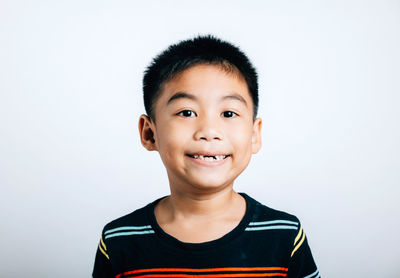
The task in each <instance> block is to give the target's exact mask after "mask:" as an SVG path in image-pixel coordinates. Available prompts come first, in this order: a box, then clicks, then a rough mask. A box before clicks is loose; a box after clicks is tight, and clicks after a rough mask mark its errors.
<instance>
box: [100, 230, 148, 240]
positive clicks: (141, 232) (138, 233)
mask: <svg viewBox="0 0 400 278" xmlns="http://www.w3.org/2000/svg"><path fill="white" fill-rule="evenodd" d="M144 234H154V231H153V230H147V231H135V232H121V233H114V234H111V235H106V236H105V239H107V238H110V237H115V236H130V235H144Z"/></svg>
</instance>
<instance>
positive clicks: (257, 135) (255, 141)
mask: <svg viewBox="0 0 400 278" xmlns="http://www.w3.org/2000/svg"><path fill="white" fill-rule="evenodd" d="M261 127H262V120H261V118H257V119H255V121H254V123H253V132H252V136H251V151H252V153H253V154H256V153H257V152H258V151H259V150H260V148H261Z"/></svg>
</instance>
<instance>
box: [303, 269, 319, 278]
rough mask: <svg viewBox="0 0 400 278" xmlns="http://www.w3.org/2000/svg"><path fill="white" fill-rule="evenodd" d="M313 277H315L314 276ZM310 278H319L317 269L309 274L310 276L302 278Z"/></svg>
mask: <svg viewBox="0 0 400 278" xmlns="http://www.w3.org/2000/svg"><path fill="white" fill-rule="evenodd" d="M314 275H316V276H314ZM311 277H314V278H317V277H319V273H318V269H317V270H316V271H315V272H314V273H311V274H310V275H307V276H304V277H303V278H311Z"/></svg>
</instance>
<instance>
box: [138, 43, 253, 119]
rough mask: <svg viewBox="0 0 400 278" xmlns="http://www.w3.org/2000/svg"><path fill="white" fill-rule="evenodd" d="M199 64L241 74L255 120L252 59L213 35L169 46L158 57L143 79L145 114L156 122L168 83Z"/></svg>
mask: <svg viewBox="0 0 400 278" xmlns="http://www.w3.org/2000/svg"><path fill="white" fill-rule="evenodd" d="M199 64H212V65H218V66H221V67H222V68H223V69H224V70H227V71H229V72H237V73H239V74H240V75H241V76H242V77H243V78H244V80H245V81H246V83H247V87H248V89H249V92H250V96H251V98H252V100H253V108H254V114H253V117H254V119H255V118H256V116H257V110H258V81H257V72H256V70H255V68H254V66H253V65H252V64H251V62H250V60H249V58H247V56H246V55H245V54H244V53H243V52H242V51H241V50H240V49H239V48H238V47H236V46H234V45H232V44H231V43H229V42H226V41H223V40H221V39H219V38H216V37H214V36H212V35H205V36H197V37H195V38H193V39H188V40H183V41H180V42H178V43H177V44H173V45H171V46H169V47H168V48H167V49H166V50H164V51H163V52H162V53H160V54H159V55H157V56H156V57H155V58H154V59H153V61H152V62H151V64H150V65H149V66H148V67H147V69H146V71H145V73H144V77H143V99H144V106H145V109H146V113H147V115H148V116H149V117H150V118H153V119H154V120H155V113H154V104H155V102H156V100H157V99H158V97H159V96H160V93H161V91H162V87H163V85H164V84H165V82H167V81H169V80H171V79H172V78H174V77H175V76H176V75H178V74H179V73H181V72H183V71H184V70H186V69H188V68H189V67H192V66H195V65H199Z"/></svg>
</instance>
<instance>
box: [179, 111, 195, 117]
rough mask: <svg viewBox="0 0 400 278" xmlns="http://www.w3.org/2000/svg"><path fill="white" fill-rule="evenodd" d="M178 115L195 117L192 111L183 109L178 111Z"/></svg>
mask: <svg viewBox="0 0 400 278" xmlns="http://www.w3.org/2000/svg"><path fill="white" fill-rule="evenodd" d="M178 115H179V116H182V117H187V118H189V117H195V116H196V113H194V112H193V111H192V110H183V111H181V112H179V113H178Z"/></svg>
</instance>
